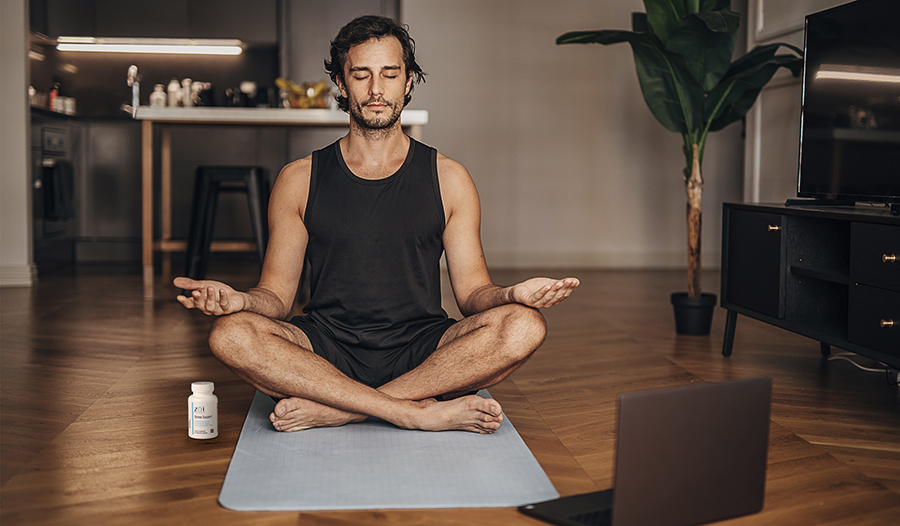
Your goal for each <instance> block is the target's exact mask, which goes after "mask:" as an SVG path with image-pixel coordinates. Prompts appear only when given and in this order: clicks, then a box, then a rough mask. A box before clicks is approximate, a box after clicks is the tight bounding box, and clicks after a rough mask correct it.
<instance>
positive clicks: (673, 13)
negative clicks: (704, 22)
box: [644, 0, 687, 45]
mask: <svg viewBox="0 0 900 526" xmlns="http://www.w3.org/2000/svg"><path fill="white" fill-rule="evenodd" d="M644 9H646V10H647V22H648V23H649V24H650V29H651V30H652V31H653V34H654V35H656V37H657V38H659V40H660V42H662V43H663V45H666V43H667V42H668V41H669V34H671V33H672V31H674V30H675V29H677V28H678V26H679V25H681V17H683V16H684V15H686V14H687V12H686V11H685V10H684V0H644Z"/></svg>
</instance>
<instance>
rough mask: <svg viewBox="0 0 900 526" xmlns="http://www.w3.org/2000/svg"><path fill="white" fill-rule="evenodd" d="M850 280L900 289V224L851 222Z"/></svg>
mask: <svg viewBox="0 0 900 526" xmlns="http://www.w3.org/2000/svg"><path fill="white" fill-rule="evenodd" d="M850 280H851V282H853V283H862V284H864V285H872V286H875V287H879V288H885V289H890V290H893V291H897V292H900V226H891V225H873V224H868V223H853V224H852V225H851V226H850Z"/></svg>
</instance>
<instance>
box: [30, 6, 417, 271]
mask: <svg viewBox="0 0 900 526" xmlns="http://www.w3.org/2000/svg"><path fill="white" fill-rule="evenodd" d="M34 2H37V3H38V4H37V7H38V9H35V6H34V5H33V6H32V9H31V13H32V30H33V31H39V32H40V33H42V34H43V35H45V36H44V37H34V38H32V43H31V45H32V48H33V49H35V50H36V51H40V54H42V55H43V56H44V60H32V85H33V86H34V88H35V89H36V90H38V91H41V92H44V93H46V92H47V91H48V89H49V86H50V83H51V82H52V78H53V77H54V76H58V77H59V78H60V80H61V81H62V95H64V96H74V97H76V104H77V112H78V114H79V116H78V117H76V120H77V121H78V122H79V123H80V124H79V126H76V128H77V129H78V130H80V131H79V133H82V134H83V140H82V141H81V143H82V144H84V162H83V168H82V169H81V170H80V171H79V174H77V178H76V197H77V200H78V202H77V205H78V210H77V211H76V213H77V215H78V232H79V236H78V238H77V243H76V257H77V259H78V261H79V262H127V263H139V262H140V257H141V255H140V236H141V207H140V203H141V200H140V196H141V155H140V152H141V150H140V147H141V126H140V123H139V122H137V121H134V120H132V119H131V118H130V117H129V116H128V115H127V114H126V113H124V112H122V111H121V110H120V107H121V105H122V103H124V102H130V89H129V88H128V86H127V85H126V72H127V69H128V66H130V65H131V64H135V65H137V66H138V72H139V73H140V74H141V75H142V80H141V104H147V103H148V97H149V95H150V93H151V92H152V91H153V85H154V84H164V85H168V82H169V80H171V79H172V78H173V77H175V78H178V79H182V78H184V77H190V78H191V79H193V80H198V81H206V82H212V83H213V84H214V85H215V88H216V92H217V97H218V99H219V101H220V103H221V101H222V98H223V93H224V89H225V88H227V87H233V86H237V85H238V84H239V83H240V81H242V80H252V81H255V82H257V83H258V84H259V85H261V86H271V85H272V84H273V82H274V79H275V78H277V77H278V76H283V77H286V78H290V79H292V80H294V81H296V82H298V83H302V82H306V81H316V80H320V79H325V78H327V76H326V75H325V72H324V67H323V64H322V62H323V60H324V59H325V57H326V55H327V53H328V46H329V42H330V39H331V38H333V36H334V34H336V33H337V30H338V29H339V28H340V27H341V26H342V25H343V24H345V23H346V22H348V21H349V20H351V19H352V18H353V17H355V16H358V15H361V14H384V15H387V16H393V17H397V16H398V13H399V0H315V1H312V0H262V1H261V0H157V1H154V2H130V1H128V2H125V1H121V0H32V3H34ZM42 9H43V10H44V11H43V14H41V12H42ZM148 10H149V11H148ZM36 12H37V13H38V14H37V15H35V13H36ZM185 33H187V34H185ZM60 35H67V36H68V35H71V36H98V37H102V36H108V37H112V36H135V37H153V36H156V37H168V38H171V37H182V36H186V37H192V38H241V39H242V40H244V41H245V42H247V43H248V44H249V46H248V49H246V50H245V52H244V53H243V54H242V55H240V56H238V57H171V56H151V55H136V54H135V55H124V54H121V55H120V54H105V53H104V54H88V53H71V52H69V53H64V52H57V51H56V50H55V48H54V47H53V44H54V43H55V42H54V39H55V38H56V37H57V36H60ZM157 128H159V127H157ZM171 129H172V165H173V174H172V175H173V181H172V184H173V202H172V211H173V213H172V228H173V237H175V238H176V239H185V238H186V237H187V234H188V228H189V222H190V209H191V193H192V190H193V171H194V167H195V166H196V165H198V164H231V165H255V166H263V167H265V168H266V169H267V170H268V171H269V178H270V181H271V182H274V180H275V178H276V177H277V175H278V172H279V170H280V169H281V167H282V166H284V165H285V164H287V163H288V162H290V161H292V160H294V159H297V158H300V157H304V156H306V155H309V153H310V152H312V150H314V149H316V148H320V147H323V146H325V145H327V144H328V143H330V142H332V141H333V140H335V139H337V138H338V137H340V136H341V135H343V134H344V133H345V132H344V131H342V130H340V129H325V128H316V129H290V128H285V127H268V126H265V127H263V126H246V127H241V126H207V125H203V126H196V125H190V126H187V125H181V126H178V125H175V126H172V128H171ZM155 135H156V141H157V144H159V142H158V141H159V136H160V132H159V129H157V130H156V134H155ZM158 153H159V152H158V151H157V159H156V166H157V174H156V182H157V185H156V188H155V190H154V194H155V199H156V201H155V206H156V209H157V211H158V210H159V197H158V196H159V184H158V182H159V171H158V166H159V158H158ZM156 216H157V224H156V226H155V229H156V232H157V234H158V233H159V228H160V227H159V219H158V213H157V214H156ZM250 232H251V231H250V226H249V215H248V212H247V205H246V200H245V198H244V197H243V196H241V195H239V194H231V195H225V196H223V200H222V201H221V202H220V205H219V207H218V212H217V217H216V231H215V237H217V238H229V239H234V238H249V237H251V233H250ZM222 256H224V255H222ZM217 257H221V256H217ZM176 262H177V256H176ZM179 268H180V267H178V266H177V265H176V267H175V268H174V270H175V271H176V272H177V271H179Z"/></svg>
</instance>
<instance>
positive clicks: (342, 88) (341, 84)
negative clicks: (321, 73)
mask: <svg viewBox="0 0 900 526" xmlns="http://www.w3.org/2000/svg"><path fill="white" fill-rule="evenodd" d="M334 83H335V84H337V87H338V91H340V92H341V97H344V98H345V99H346V98H347V88H346V87H345V86H344V77H343V76H342V75H338V76H337V77H335V79H334Z"/></svg>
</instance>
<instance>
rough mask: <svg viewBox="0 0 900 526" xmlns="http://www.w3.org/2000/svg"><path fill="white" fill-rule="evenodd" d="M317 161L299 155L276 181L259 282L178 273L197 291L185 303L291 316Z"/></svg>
mask: <svg viewBox="0 0 900 526" xmlns="http://www.w3.org/2000/svg"><path fill="white" fill-rule="evenodd" d="M311 165H312V161H311V159H310V158H309V157H307V158H306V159H301V160H299V161H295V162H293V163H291V164H289V165H287V166H285V167H284V169H283V170H282V171H281V173H280V174H279V175H278V179H277V180H276V181H275V187H274V188H273V189H272V195H271V198H270V200H269V244H268V246H267V248H266V259H265V262H264V263H263V269H262V275H261V277H260V280H259V284H258V285H257V286H256V287H254V288H252V289H250V290H249V291H247V292H240V291H236V290H234V289H233V288H231V287H230V286H228V285H226V284H224V283H221V282H218V281H209V280H202V281H198V280H191V279H189V278H184V277H179V278H175V281H174V283H175V286H176V287H179V288H182V289H185V290H189V291H191V295H190V296H189V297H186V296H181V295H179V296H178V298H177V299H178V301H179V302H180V303H181V304H182V305H184V306H185V307H186V308H188V309H199V310H200V311H202V312H204V313H205V314H208V315H213V316H221V315H224V314H232V313H235V312H239V311H248V312H254V313H257V314H261V315H263V316H267V317H270V318H275V319H285V318H287V316H288V315H289V314H290V312H291V307H292V305H293V303H294V296H295V295H296V293H297V285H298V284H299V282H300V274H301V272H302V271H303V260H304V257H305V255H306V244H307V242H308V240H309V236H308V234H307V231H306V226H305V225H304V223H303V213H304V212H305V210H306V202H307V198H308V196H309V177H310V168H311Z"/></svg>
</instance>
